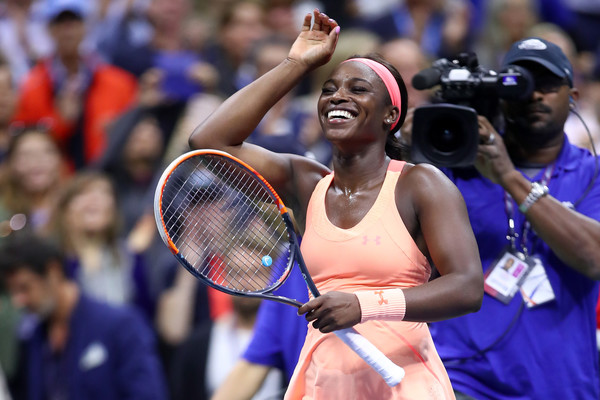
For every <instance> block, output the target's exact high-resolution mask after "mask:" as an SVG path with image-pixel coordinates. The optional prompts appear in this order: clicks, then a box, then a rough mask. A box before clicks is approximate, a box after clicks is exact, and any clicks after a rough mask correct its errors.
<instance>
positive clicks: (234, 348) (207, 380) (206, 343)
mask: <svg viewBox="0 0 600 400" xmlns="http://www.w3.org/2000/svg"><path fill="white" fill-rule="evenodd" d="M232 303H233V312H231V313H228V314H226V315H223V316H221V317H219V318H217V319H216V320H215V321H214V322H212V321H207V322H206V323H205V324H203V325H200V326H198V327H197V328H196V329H195V330H194V332H192V334H191V335H190V337H189V338H188V339H187V340H186V341H185V342H184V343H183V344H182V345H181V347H180V348H179V349H177V352H176V354H175V356H174V358H173V366H172V370H171V376H172V378H171V381H172V383H173V396H172V400H187V399H195V400H205V399H209V398H210V396H211V395H212V394H213V393H214V392H215V390H217V388H218V387H219V386H220V385H221V384H222V383H223V381H224V380H225V378H226V377H227V375H228V374H229V372H230V371H231V370H232V368H233V367H234V365H235V364H236V362H237V361H238V359H239V357H240V356H241V354H242V352H243V351H244V349H245V348H246V346H247V345H248V342H249V341H250V339H251V338H252V333H253V331H254V323H255V320H256V313H257V311H258V307H259V305H260V303H261V301H260V299H253V298H247V297H237V296H234V297H232ZM238 384H239V383H238ZM283 387H284V383H283V376H282V373H281V371H279V370H267V371H266V374H265V376H264V378H263V379H262V381H261V382H260V384H259V385H258V388H257V389H258V390H257V391H256V393H254V394H253V395H254V396H251V397H248V398H252V399H253V400H268V399H273V398H281V396H282V394H283ZM229 400H233V399H231V398H230V399H229Z"/></svg>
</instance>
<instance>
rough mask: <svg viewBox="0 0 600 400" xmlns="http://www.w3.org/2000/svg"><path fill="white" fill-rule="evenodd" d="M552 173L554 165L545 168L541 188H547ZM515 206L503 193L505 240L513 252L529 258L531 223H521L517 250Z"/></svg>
mask: <svg viewBox="0 0 600 400" xmlns="http://www.w3.org/2000/svg"><path fill="white" fill-rule="evenodd" d="M553 172H554V163H552V164H550V165H548V166H546V168H545V169H544V173H543V174H542V179H541V180H540V184H542V185H543V186H548V184H549V183H550V179H551V178H552V173H553ZM515 208H516V207H515V205H514V202H513V199H512V196H511V195H510V194H508V192H506V191H505V192H504V210H505V212H506V217H507V219H508V232H507V234H506V238H507V239H508V241H509V242H510V247H511V249H512V250H513V251H515V252H518V251H521V252H522V253H523V255H524V256H525V257H528V256H529V250H528V248H527V236H528V235H529V231H530V230H531V223H530V222H529V220H527V219H525V222H523V231H522V232H521V235H520V236H521V242H520V247H521V248H520V249H517V240H518V238H519V234H518V233H517V232H516V230H515V219H514V212H515Z"/></svg>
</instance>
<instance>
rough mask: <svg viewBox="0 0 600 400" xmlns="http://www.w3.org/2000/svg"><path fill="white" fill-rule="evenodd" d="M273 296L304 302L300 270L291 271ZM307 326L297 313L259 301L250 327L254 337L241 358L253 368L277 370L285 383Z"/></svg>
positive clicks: (303, 287)
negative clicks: (258, 365)
mask: <svg viewBox="0 0 600 400" xmlns="http://www.w3.org/2000/svg"><path fill="white" fill-rule="evenodd" d="M274 294H276V295H279V296H284V297H289V298H292V299H296V300H298V301H299V302H301V303H305V302H307V301H308V289H307V287H306V283H304V279H303V278H302V274H301V273H300V270H299V269H298V268H296V267H294V268H293V269H292V272H291V273H290V276H289V277H288V279H287V280H286V282H285V283H284V284H283V286H282V287H281V288H279V289H277V290H276V291H275V292H274ZM307 329H308V323H307V322H306V319H305V318H304V317H303V316H299V315H298V310H297V309H296V308H295V307H291V306H289V305H287V304H282V303H278V302H276V301H270V300H267V301H263V302H262V303H261V305H260V309H259V311H258V316H257V318H256V323H255V325H254V336H253V337H252V341H251V342H250V344H249V345H248V347H247V348H246V351H245V353H244V355H243V358H244V359H246V360H247V361H249V362H251V363H255V364H261V365H267V366H270V367H275V368H279V369H281V370H282V371H283V372H284V373H285V376H286V377H287V379H288V380H289V379H290V378H291V376H292V373H293V372H294V368H296V363H297V362H298V357H299V356H300V350H301V349H302V346H303V345H304V339H305V338H306V331H307Z"/></svg>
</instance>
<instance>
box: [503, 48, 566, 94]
mask: <svg viewBox="0 0 600 400" xmlns="http://www.w3.org/2000/svg"><path fill="white" fill-rule="evenodd" d="M519 61H533V62H536V63H538V64H540V65H542V66H543V67H545V68H546V69H548V70H549V71H550V72H552V73H553V74H554V75H556V76H559V77H561V78H566V79H567V81H568V82H569V86H570V87H573V66H572V65H571V62H570V61H569V59H568V58H567V56H566V55H565V53H563V51H562V50H561V49H560V47H558V46H557V45H556V44H554V43H552V42H549V41H547V40H544V39H542V38H538V37H529V38H525V39H522V40H519V41H518V42H515V43H513V45H512V46H511V47H510V49H509V50H508V52H507V53H506V55H505V56H504V60H503V61H502V68H504V67H506V66H508V65H510V64H515V63H517V62H519Z"/></svg>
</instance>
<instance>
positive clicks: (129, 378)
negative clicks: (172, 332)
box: [23, 296, 167, 400]
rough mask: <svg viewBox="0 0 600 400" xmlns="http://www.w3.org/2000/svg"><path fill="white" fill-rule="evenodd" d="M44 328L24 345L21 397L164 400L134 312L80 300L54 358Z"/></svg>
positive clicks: (149, 343)
mask: <svg viewBox="0 0 600 400" xmlns="http://www.w3.org/2000/svg"><path fill="white" fill-rule="evenodd" d="M46 328H47V327H46V325H45V324H40V325H38V326H37V327H36V328H35V329H34V330H33V332H32V333H31V336H30V337H29V338H28V339H27V341H26V343H25V351H26V353H25V355H24V357H25V368H26V371H25V374H26V375H25V382H24V384H25V386H26V388H25V389H24V391H25V392H26V396H24V397H23V398H26V399H28V400H46V399H59V398H60V399H62V398H64V399H87V400H93V399H98V400H100V399H101V400H111V399H114V400H120V399H136V400H144V399H147V400H162V399H166V398H167V391H166V384H165V379H164V375H163V371H162V366H161V364H160V361H159V359H158V357H157V354H156V349H155V339H154V335H153V333H152V331H151V330H150V328H149V327H148V325H147V324H146V323H145V322H144V320H143V319H142V318H141V317H140V316H139V315H138V313H137V312H136V311H135V310H133V309H130V308H125V307H112V306H109V305H107V304H104V303H100V302H97V301H95V300H92V299H90V298H88V297H85V296H81V297H80V299H79V301H78V303H77V306H76V308H75V310H74V312H73V314H72V316H71V321H70V325H69V332H68V339H67V345H66V348H65V350H64V351H63V352H62V354H60V355H57V354H54V353H53V352H52V351H51V350H50V348H49V345H48V333H47V331H46Z"/></svg>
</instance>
